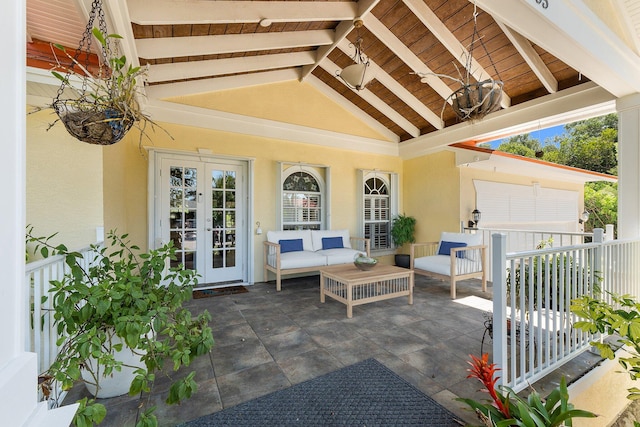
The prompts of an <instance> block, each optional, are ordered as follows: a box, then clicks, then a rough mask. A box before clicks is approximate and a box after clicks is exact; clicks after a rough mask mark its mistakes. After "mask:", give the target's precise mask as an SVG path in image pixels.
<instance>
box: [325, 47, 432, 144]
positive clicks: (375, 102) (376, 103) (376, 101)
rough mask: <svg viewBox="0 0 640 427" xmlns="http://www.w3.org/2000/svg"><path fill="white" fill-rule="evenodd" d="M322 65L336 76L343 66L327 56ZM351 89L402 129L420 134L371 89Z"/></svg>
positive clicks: (414, 134)
mask: <svg viewBox="0 0 640 427" xmlns="http://www.w3.org/2000/svg"><path fill="white" fill-rule="evenodd" d="M320 67H322V68H323V69H324V70H325V71H327V72H328V73H330V74H333V75H334V76H335V72H336V71H337V70H341V68H340V67H338V65H336V64H335V63H334V62H333V61H331V60H330V59H329V58H325V60H324V61H322V62H321V63H320ZM336 79H337V80H338V81H339V82H340V83H342V84H343V85H345V86H347V85H346V83H345V82H344V81H343V80H342V79H341V78H339V77H338V76H336ZM347 87H349V86H347ZM349 89H351V88H349ZM351 90H352V91H353V92H354V93H355V94H356V95H358V96H359V97H361V98H362V99H364V100H365V101H367V102H368V103H369V104H371V105H372V106H373V107H374V108H375V109H376V110H378V111H380V112H381V113H382V114H384V115H385V116H387V117H388V118H389V119H390V120H391V121H393V122H394V123H395V124H397V125H398V126H400V127H401V128H402V129H404V130H405V131H406V132H407V133H408V134H409V135H411V136H413V137H414V138H415V137H418V136H420V129H418V128H417V127H416V126H414V125H413V124H412V123H411V122H410V121H409V120H407V119H405V118H404V116H402V115H401V114H399V113H398V112H397V111H396V110H394V109H393V108H391V107H389V105H388V104H387V103H386V102H384V101H383V100H381V99H380V98H378V97H377V96H376V95H374V94H373V92H371V91H370V90H369V89H366V88H365V89H362V90H355V89H351Z"/></svg>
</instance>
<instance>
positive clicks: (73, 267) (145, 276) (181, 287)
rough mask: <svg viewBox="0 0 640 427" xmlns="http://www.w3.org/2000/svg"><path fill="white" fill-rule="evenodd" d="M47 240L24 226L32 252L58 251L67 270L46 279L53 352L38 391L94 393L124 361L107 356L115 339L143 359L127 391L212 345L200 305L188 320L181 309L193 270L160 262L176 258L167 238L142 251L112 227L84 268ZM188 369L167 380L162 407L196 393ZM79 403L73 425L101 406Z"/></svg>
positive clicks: (142, 422)
mask: <svg viewBox="0 0 640 427" xmlns="http://www.w3.org/2000/svg"><path fill="white" fill-rule="evenodd" d="M52 237H53V236H49V237H46V238H43V237H37V236H34V235H33V228H32V227H30V228H28V229H27V242H29V243H33V244H35V250H36V251H39V252H40V254H41V255H42V256H43V257H45V258H46V257H48V256H52V255H61V256H63V257H64V259H65V263H66V265H67V266H68V268H69V272H68V273H67V274H65V275H64V277H63V278H62V280H59V281H58V280H54V281H52V282H51V286H52V288H51V291H50V298H52V299H53V318H54V322H55V325H56V328H57V332H58V334H59V336H60V338H59V339H58V342H57V344H58V345H59V346H60V350H59V353H58V355H57V357H56V359H55V361H54V362H53V364H52V365H51V367H50V368H49V369H48V370H47V371H46V372H44V373H43V374H42V375H41V377H42V378H44V379H45V381H44V383H43V384H44V385H43V391H44V392H45V394H46V390H45V388H48V387H50V383H51V382H52V381H57V382H59V383H60V384H61V385H62V388H63V389H70V388H71V387H73V385H74V384H75V383H76V382H78V381H84V382H86V383H88V384H91V385H93V386H94V387H95V388H97V390H100V383H101V381H103V380H104V378H107V377H109V376H111V375H112V374H114V373H115V372H117V371H121V370H122V368H123V367H124V366H126V365H125V364H123V362H122V361H119V360H116V359H115V358H114V353H116V352H119V351H120V350H122V348H123V344H122V343H116V342H115V341H116V340H115V337H119V338H121V340H122V341H123V342H124V345H125V346H126V347H128V348H129V349H131V351H133V353H135V354H137V355H139V356H140V359H141V362H142V364H143V366H142V367H135V368H136V369H135V371H134V372H135V378H134V379H133V381H132V382H131V384H130V386H129V394H131V395H135V394H138V393H141V392H148V391H149V390H150V389H151V385H152V383H153V381H154V380H155V376H156V373H162V374H164V375H167V376H169V375H170V369H164V368H165V363H168V364H170V366H171V368H172V369H173V370H174V371H177V370H178V369H179V368H181V367H182V366H189V365H190V364H191V362H192V361H193V360H194V359H195V358H196V357H198V356H201V355H204V354H207V353H208V352H209V351H210V350H211V348H212V346H213V337H212V333H211V328H210V327H209V321H210V320H211V316H210V315H209V313H208V312H207V311H206V310H205V311H203V312H202V313H200V314H199V315H197V316H196V317H194V316H193V315H192V314H191V312H190V311H189V310H188V309H187V308H185V307H183V303H184V302H185V301H187V300H189V299H191V297H192V290H193V286H194V285H195V283H196V275H195V272H194V271H192V270H186V269H183V268H182V266H180V267H179V268H167V266H166V265H167V263H166V261H167V260H169V259H175V249H174V248H173V245H172V244H171V243H169V244H167V245H164V246H163V247H161V248H159V249H155V250H150V251H148V252H146V253H142V252H141V251H140V249H139V248H138V247H137V246H135V245H133V244H131V242H130V241H129V240H128V236H127V235H126V234H124V235H117V234H116V233H115V232H113V231H111V232H109V233H108V235H107V242H108V243H109V245H108V246H107V247H99V246H96V245H94V246H92V250H93V251H95V253H96V254H97V256H96V258H95V259H94V261H93V262H92V263H91V265H90V266H89V267H84V266H83V264H82V263H81V262H80V261H81V258H82V255H81V254H79V253H77V252H71V251H69V250H68V249H67V248H66V246H64V245H57V246H54V245H52V244H50V243H49V241H50V239H51V238H52ZM90 359H93V360H94V361H95V362H89V360H90ZM82 371H85V375H82ZM87 373H88V374H89V375H88V376H87V375H86V374H87ZM194 374H195V373H194V372H192V373H191V374H188V375H186V376H184V377H182V378H181V379H179V380H177V381H174V382H173V383H172V385H171V387H170V389H169V393H168V396H167V399H166V402H167V403H168V404H173V403H180V401H181V400H183V399H186V398H189V397H190V396H191V395H192V394H193V392H195V391H196V390H197V383H196V382H195V379H194ZM87 378H89V379H87ZM80 403H81V405H80V409H79V411H78V412H77V414H76V417H75V420H74V422H75V423H76V425H77V426H78V427H84V426H90V425H93V423H94V422H95V423H99V422H101V421H102V419H103V418H104V416H105V413H106V412H105V409H104V406H103V405H101V404H98V403H96V402H95V401H94V400H86V399H85V400H83V401H81V402H80ZM153 410H154V408H153V407H151V408H149V409H147V410H146V411H145V412H144V413H143V415H142V417H141V418H140V419H139V421H138V426H154V425H157V420H156V418H155V415H153Z"/></svg>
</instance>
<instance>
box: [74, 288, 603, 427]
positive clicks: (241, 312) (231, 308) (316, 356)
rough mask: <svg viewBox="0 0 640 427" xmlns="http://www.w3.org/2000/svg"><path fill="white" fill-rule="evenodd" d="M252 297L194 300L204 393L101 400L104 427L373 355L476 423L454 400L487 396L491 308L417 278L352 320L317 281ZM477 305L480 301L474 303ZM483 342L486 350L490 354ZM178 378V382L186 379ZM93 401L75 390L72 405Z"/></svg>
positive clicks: (217, 403)
mask: <svg viewBox="0 0 640 427" xmlns="http://www.w3.org/2000/svg"><path fill="white" fill-rule="evenodd" d="M248 289H249V292H247V293H242V294H234V295H227V296H217V297H212V298H203V299H194V300H193V301H191V302H189V306H190V307H192V308H193V309H194V310H196V311H200V310H202V309H207V310H208V311H209V312H210V313H211V315H212V317H213V320H212V322H211V327H212V329H213V337H214V339H215V345H214V348H213V350H212V352H211V354H210V355H208V356H203V357H200V358H199V359H197V360H196V361H195V362H194V364H193V365H192V366H191V367H190V369H189V371H190V370H192V369H195V370H196V371H197V374H196V380H197V381H198V383H199V389H198V392H197V393H196V394H195V395H194V396H193V397H192V398H191V399H189V400H187V401H185V402H183V403H182V404H181V405H175V406H167V405H166V404H164V399H165V398H166V392H167V390H168V381H166V379H163V378H160V375H158V376H157V377H158V379H157V380H156V383H155V385H154V389H153V390H152V392H151V394H150V396H143V399H142V400H140V399H139V397H138V396H134V397H130V396H127V395H125V396H120V397H115V398H111V399H102V400H101V403H103V404H105V406H106V407H107V417H106V419H105V420H104V422H103V423H102V424H100V426H101V427H123V426H134V425H135V420H136V415H137V413H138V411H139V407H142V410H144V408H145V406H147V407H148V406H149V405H157V406H158V408H157V410H156V415H157V417H158V420H159V424H160V426H175V425H176V424H179V423H181V422H185V421H188V420H192V419H195V418H198V417H200V416H202V415H206V414H209V413H212V412H216V411H220V410H221V409H223V408H228V407H231V406H234V405H237V404H239V403H242V402H244V401H247V400H250V399H253V398H256V397H259V396H262V395H265V394H268V393H270V392H273V391H276V390H279V389H282V388H285V387H289V386H291V385H293V384H297V383H299V382H302V381H305V380H308V379H311V378H315V377H318V376H320V375H323V374H326V373H328V372H331V371H334V370H336V369H339V368H341V367H344V366H348V365H351V364H353V363H355V362H358V361H360V360H364V359H367V358H369V357H375V358H376V359H377V360H378V361H380V362H382V363H383V364H385V365H386V366H387V367H389V368H390V369H392V370H393V371H395V372H396V373H397V374H398V375H400V376H401V377H403V378H404V379H406V380H407V381H409V382H410V383H411V384H413V385H414V386H416V387H417V388H419V389H420V390H422V391H423V392H424V393H425V394H427V395H429V396H431V397H432V398H433V399H435V400H436V401H438V402H439V403H440V404H442V405H443V406H445V407H447V408H448V409H449V410H451V411H452V412H454V413H455V414H456V415H458V416H459V417H460V418H461V419H462V420H463V422H467V423H473V424H475V425H477V424H478V423H477V421H476V419H475V416H473V415H472V414H471V413H470V412H469V411H468V410H467V409H466V407H465V406H464V405H462V404H460V403H459V402H456V401H455V400H454V398H455V397H457V396H460V397H471V398H475V399H485V398H486V397H487V395H486V394H485V393H480V392H478V390H479V388H480V383H479V382H477V381H476V380H471V379H466V375H467V372H466V369H467V366H468V365H467V363H466V361H467V360H468V355H469V354H475V355H478V354H479V353H480V344H481V339H482V334H483V332H484V325H483V321H484V318H483V311H482V310H480V309H475V308H471V307H468V306H465V305H462V304H460V303H457V302H455V301H453V300H451V299H450V296H449V286H448V283H444V282H441V281H437V280H431V279H427V278H425V277H422V276H416V286H415V290H414V304H413V305H408V300H407V298H406V297H399V298H395V299H391V300H387V301H381V302H376V303H371V304H366V305H361V306H357V307H354V312H353V318H352V319H347V316H346V306H344V305H343V304H341V303H339V302H337V301H335V300H332V299H330V298H327V301H326V302H325V303H324V304H322V303H320V295H319V279H318V276H312V277H308V278H302V279H288V280H283V283H282V291H281V292H276V291H275V284H274V283H273V282H271V283H257V284H255V285H253V286H248ZM472 296H474V297H481V298H485V299H490V298H491V286H489V291H488V292H486V293H483V292H482V291H480V283H479V282H478V281H475V280H468V281H463V282H460V283H458V299H462V298H465V297H472ZM471 299H473V298H471ZM487 347H490V343H489V346H487V345H485V351H487ZM599 361H600V358H599V357H597V356H595V355H593V354H590V353H585V354H584V355H582V356H579V357H578V358H576V359H574V361H572V362H570V363H569V364H567V365H565V366H564V367H563V368H562V369H561V370H559V371H558V373H557V374H553V375H550V376H548V377H547V378H546V379H545V381H544V383H539V384H536V385H535V388H536V389H537V390H538V391H539V392H540V393H541V394H542V395H546V393H548V392H549V391H550V390H551V389H552V388H553V387H555V385H556V384H558V383H559V379H560V376H561V375H565V376H566V377H567V380H568V381H569V382H570V381H571V380H574V379H576V378H577V377H579V376H580V375H581V374H582V373H583V372H585V371H586V370H587V369H588V368H589V367H590V366H593V365H594V364H596V363H598V362H599ZM179 374H180V373H178V374H177V375H179ZM85 394H86V392H85V391H84V387H83V386H81V387H76V388H74V389H73V390H72V391H71V392H70V393H69V395H68V398H67V401H75V400H76V399H77V398H79V396H80V397H82V396H84V395H85Z"/></svg>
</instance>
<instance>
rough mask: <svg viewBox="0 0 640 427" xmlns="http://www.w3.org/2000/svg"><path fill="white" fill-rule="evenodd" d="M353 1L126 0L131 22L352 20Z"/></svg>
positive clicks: (356, 6) (355, 5) (226, 22)
mask: <svg viewBox="0 0 640 427" xmlns="http://www.w3.org/2000/svg"><path fill="white" fill-rule="evenodd" d="M358 4H359V3H356V2H314V1H300V2H290V1H243V2H239V1H202V0H200V1H189V2H188V3H185V2H182V1H171V0H154V2H153V6H151V7H150V6H149V2H148V1H147V0H128V5H129V13H130V15H131V21H132V22H134V23H136V24H139V25H175V24H233V23H245V22H247V23H258V22H260V21H262V20H263V19H266V20H269V21H270V22H272V23H275V22H315V21H344V20H353V18H354V17H356V16H357V14H358V10H359V9H358Z"/></svg>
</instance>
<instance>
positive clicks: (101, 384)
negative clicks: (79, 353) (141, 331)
mask: <svg viewBox="0 0 640 427" xmlns="http://www.w3.org/2000/svg"><path fill="white" fill-rule="evenodd" d="M111 342H112V344H119V343H122V344H123V346H122V350H121V351H118V352H115V353H114V358H115V359H116V360H118V361H121V362H122V363H123V365H126V366H122V370H121V371H119V372H118V371H116V370H115V369H114V370H113V372H112V373H111V374H110V375H108V376H105V375H104V374H103V372H104V367H102V366H100V367H99V370H96V369H95V366H96V365H97V362H96V360H95V359H94V358H90V359H88V360H87V362H86V363H87V365H88V366H90V367H91V371H93V372H94V373H96V374H97V375H99V376H100V378H99V381H98V386H96V384H94V383H95V381H94V379H93V377H92V375H91V373H90V372H89V371H88V370H86V369H83V370H82V371H81V373H82V379H83V380H84V381H85V386H86V387H87V390H89V393H91V394H92V395H93V396H95V397H97V398H99V399H103V398H107V397H115V396H121V395H123V394H126V393H128V392H129V388H130V387H131V381H133V379H134V378H135V374H134V371H135V370H136V369H138V367H144V364H143V363H142V362H141V361H140V354H134V353H133V351H131V349H129V347H127V346H126V344H124V341H123V340H122V339H121V338H120V337H118V336H116V335H115V334H114V335H112V337H111ZM98 388H99V389H98Z"/></svg>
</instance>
